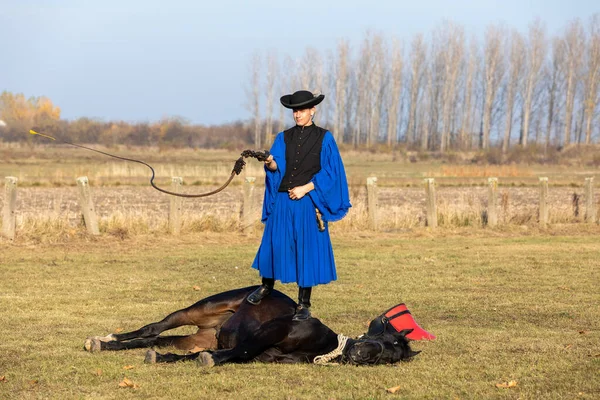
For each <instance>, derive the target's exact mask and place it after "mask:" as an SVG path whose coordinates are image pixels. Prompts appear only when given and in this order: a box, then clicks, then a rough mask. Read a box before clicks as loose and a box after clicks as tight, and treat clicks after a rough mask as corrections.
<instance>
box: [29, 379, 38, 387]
mask: <svg viewBox="0 0 600 400" xmlns="http://www.w3.org/2000/svg"><path fill="white" fill-rule="evenodd" d="M29 384H30V385H31V386H34V385H37V384H38V380H37V379H32V380H30V381H29Z"/></svg>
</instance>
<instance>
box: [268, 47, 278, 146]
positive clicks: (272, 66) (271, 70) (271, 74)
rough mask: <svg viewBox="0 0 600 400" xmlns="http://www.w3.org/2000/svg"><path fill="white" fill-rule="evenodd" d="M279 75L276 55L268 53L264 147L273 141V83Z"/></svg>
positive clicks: (273, 52) (272, 52)
mask: <svg viewBox="0 0 600 400" xmlns="http://www.w3.org/2000/svg"><path fill="white" fill-rule="evenodd" d="M278 74H279V64H278V61H277V53H276V52H275V51H270V52H269V53H268V54H267V71H266V82H265V89H266V91H265V92H266V110H265V115H266V124H265V137H264V139H265V140H264V145H265V146H270V145H271V143H272V141H273V101H274V97H275V83H276V82H277V76H278Z"/></svg>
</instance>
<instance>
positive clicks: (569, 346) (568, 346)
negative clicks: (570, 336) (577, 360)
mask: <svg viewBox="0 0 600 400" xmlns="http://www.w3.org/2000/svg"><path fill="white" fill-rule="evenodd" d="M571 347H573V345H572V344H568V345H566V346H565V349H570V348H571Z"/></svg>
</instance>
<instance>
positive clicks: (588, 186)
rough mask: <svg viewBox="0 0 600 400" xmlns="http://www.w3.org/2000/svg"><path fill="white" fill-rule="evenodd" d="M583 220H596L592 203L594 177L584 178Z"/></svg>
mask: <svg viewBox="0 0 600 400" xmlns="http://www.w3.org/2000/svg"><path fill="white" fill-rule="evenodd" d="M585 222H587V223H590V224H593V223H595V222H596V206H595V204H594V178H593V177H592V178H585Z"/></svg>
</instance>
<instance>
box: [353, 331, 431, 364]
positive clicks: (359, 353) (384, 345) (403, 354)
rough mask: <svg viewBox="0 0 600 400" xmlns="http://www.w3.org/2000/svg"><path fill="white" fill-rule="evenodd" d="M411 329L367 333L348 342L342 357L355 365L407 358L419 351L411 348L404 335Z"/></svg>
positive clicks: (390, 361) (390, 362) (388, 362)
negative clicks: (373, 333) (375, 333)
mask: <svg viewBox="0 0 600 400" xmlns="http://www.w3.org/2000/svg"><path fill="white" fill-rule="evenodd" d="M411 331H412V329H405V330H403V331H400V332H391V331H390V332H388V331H385V330H384V331H382V332H380V333H379V334H377V335H371V334H369V333H367V334H365V335H362V336H360V337H359V338H358V339H354V340H351V341H349V342H348V344H347V345H346V347H345V349H344V357H343V358H344V359H345V360H347V361H348V362H350V363H351V364H357V365H375V364H393V363H395V362H398V361H405V360H409V359H410V358H412V357H414V356H416V355H417V354H419V353H420V352H419V351H413V350H411V348H410V345H409V344H408V340H407V339H406V335H407V334H409V333H410V332H411Z"/></svg>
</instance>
